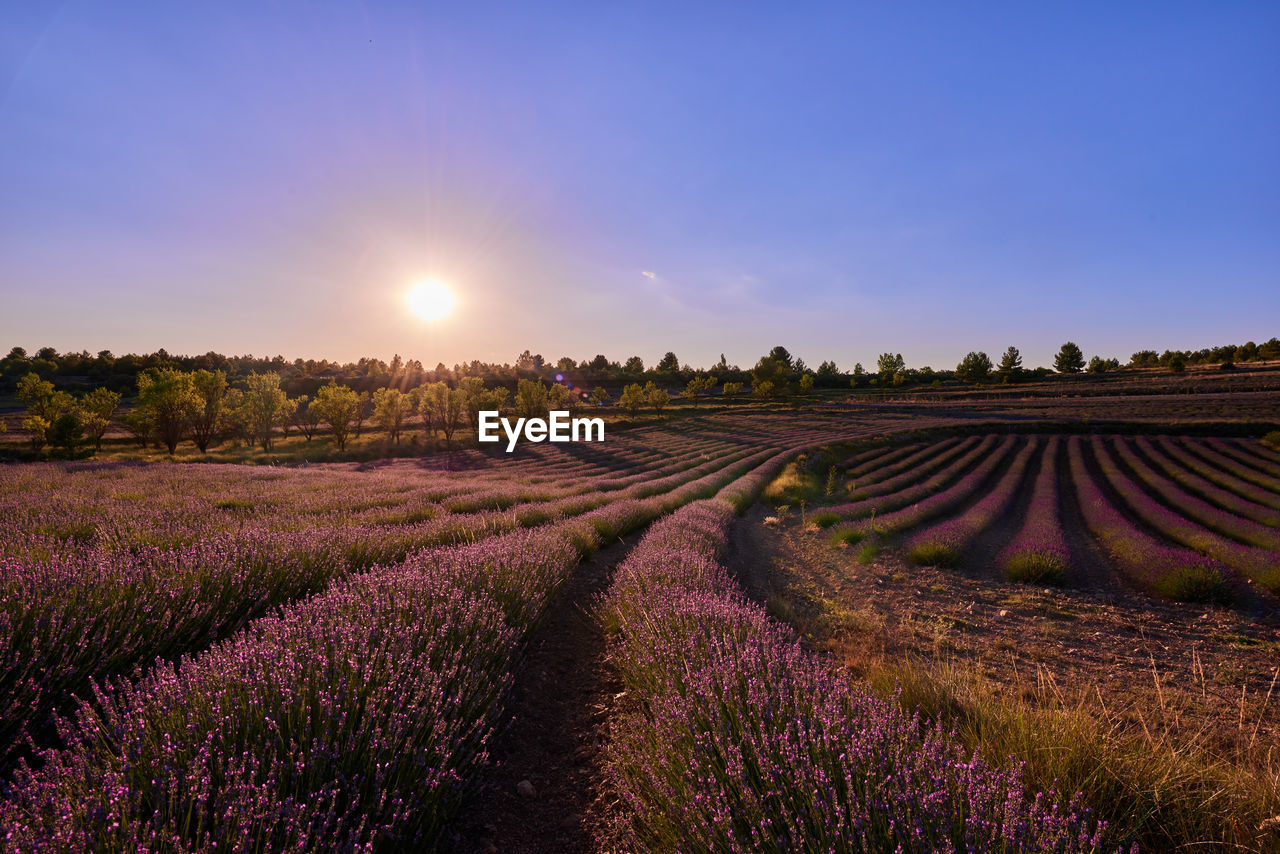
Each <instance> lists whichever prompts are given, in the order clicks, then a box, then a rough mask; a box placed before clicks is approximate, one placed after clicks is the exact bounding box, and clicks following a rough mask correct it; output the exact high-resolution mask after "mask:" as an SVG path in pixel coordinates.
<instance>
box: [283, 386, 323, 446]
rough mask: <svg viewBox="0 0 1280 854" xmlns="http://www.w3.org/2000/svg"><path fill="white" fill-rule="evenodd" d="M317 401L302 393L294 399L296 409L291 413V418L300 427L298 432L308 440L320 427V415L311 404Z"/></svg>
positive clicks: (294, 424)
mask: <svg viewBox="0 0 1280 854" xmlns="http://www.w3.org/2000/svg"><path fill="white" fill-rule="evenodd" d="M313 403H315V401H313V400H312V399H311V398H309V397H308V396H307V395H305V394H300V395H298V396H297V397H296V398H294V400H293V405H294V409H293V412H292V413H290V420H291V421H293V426H295V427H297V428H298V432H299V433H301V434H302V437H303V438H304V439H306V440H307V441H308V442H310V441H311V439H312V438H313V437H314V436H315V435H316V430H317V429H319V427H320V420H321V419H320V416H319V415H317V414H316V413H315V412H312V411H311V405H312V404H313Z"/></svg>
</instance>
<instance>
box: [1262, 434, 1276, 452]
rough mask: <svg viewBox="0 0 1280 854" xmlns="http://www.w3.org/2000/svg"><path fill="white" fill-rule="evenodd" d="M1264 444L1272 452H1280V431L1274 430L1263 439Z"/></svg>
mask: <svg viewBox="0 0 1280 854" xmlns="http://www.w3.org/2000/svg"><path fill="white" fill-rule="evenodd" d="M1262 444H1264V445H1266V446H1267V447H1268V448H1271V449H1272V450H1276V451H1280V430H1272V431H1271V432H1270V433H1268V434H1267V435H1265V436H1263V437H1262Z"/></svg>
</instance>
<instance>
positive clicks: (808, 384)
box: [800, 374, 814, 392]
mask: <svg viewBox="0 0 1280 854" xmlns="http://www.w3.org/2000/svg"><path fill="white" fill-rule="evenodd" d="M813 383H814V378H813V374H804V375H803V376H801V377H800V390H801V391H804V392H809V391H813Z"/></svg>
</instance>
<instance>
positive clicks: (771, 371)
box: [751, 347, 792, 389]
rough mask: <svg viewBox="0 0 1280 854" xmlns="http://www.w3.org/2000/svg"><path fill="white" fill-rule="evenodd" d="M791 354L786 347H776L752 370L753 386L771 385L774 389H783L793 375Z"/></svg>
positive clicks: (762, 357) (761, 358)
mask: <svg viewBox="0 0 1280 854" xmlns="http://www.w3.org/2000/svg"><path fill="white" fill-rule="evenodd" d="M791 367H792V365H791V354H790V353H788V352H787V348H785V347H774V348H773V349H772V350H770V351H769V352H768V354H766V355H764V356H761V357H760V361H758V362H756V366H755V367H754V368H752V369H751V386H752V388H753V389H754V388H755V387H756V386H758V385H760V384H761V383H769V384H770V386H772V387H773V388H783V387H784V386H786V384H787V378H788V377H789V376H790V374H791Z"/></svg>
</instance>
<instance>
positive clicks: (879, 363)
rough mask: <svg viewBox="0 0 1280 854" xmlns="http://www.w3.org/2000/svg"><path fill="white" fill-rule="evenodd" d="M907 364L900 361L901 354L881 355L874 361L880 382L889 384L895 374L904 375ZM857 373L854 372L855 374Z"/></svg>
mask: <svg viewBox="0 0 1280 854" xmlns="http://www.w3.org/2000/svg"><path fill="white" fill-rule="evenodd" d="M906 369H907V363H906V362H904V361H903V360H902V354H901V353H898V354H896V355H895V354H893V353H881V354H880V357H879V358H878V359H876V370H878V371H879V372H880V382H881V383H889V382H892V381H893V378H894V375H895V374H905V372H906ZM856 372H857V371H856V370H855V373H856Z"/></svg>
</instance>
